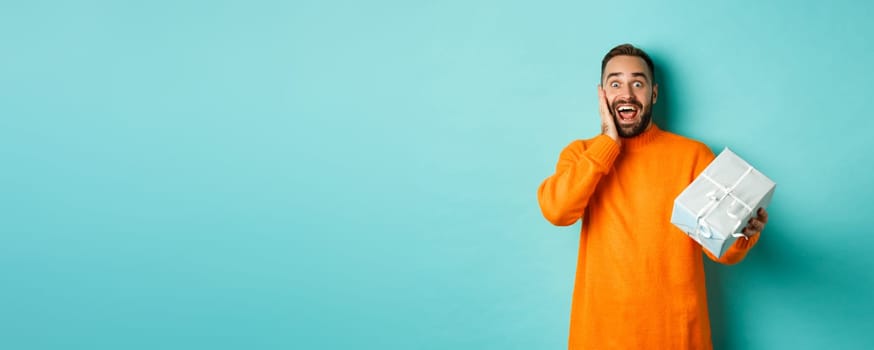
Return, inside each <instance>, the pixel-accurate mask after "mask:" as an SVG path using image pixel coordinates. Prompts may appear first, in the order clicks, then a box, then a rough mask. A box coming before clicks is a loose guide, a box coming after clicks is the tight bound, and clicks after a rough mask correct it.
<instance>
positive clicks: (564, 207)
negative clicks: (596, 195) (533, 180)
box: [537, 135, 620, 226]
mask: <svg viewBox="0 0 874 350" xmlns="http://www.w3.org/2000/svg"><path fill="white" fill-rule="evenodd" d="M619 148H620V147H619V144H618V143H616V141H614V140H613V139H611V138H610V137H609V136H606V135H600V136H598V137H596V138H594V139H592V141H591V142H590V143H589V144H588V147H587V145H586V143H584V142H582V141H575V142H573V143H571V144H570V145H568V146H567V147H565V149H564V150H563V151H562V152H561V155H560V156H559V160H558V164H557V165H556V167H555V173H554V174H552V175H550V176H549V177H548V178H546V180H544V181H543V183H541V184H540V187H539V188H538V190H537V200H538V202H539V203H540V210H541V212H542V213H543V216H544V217H545V218H546V219H547V220H549V222H551V223H552V224H554V225H558V226H568V225H572V224H573V223H575V222H577V220H579V219H580V218H582V216H583V212H584V211H585V209H586V205H587V204H588V202H589V198H590V197H591V195H592V193H593V192H595V188H596V187H597V185H598V181H600V180H601V178H602V177H603V176H604V175H606V174H607V173H608V172H609V171H610V168H611V167H612V166H613V162H614V161H615V160H616V157H617V156H618V155H619Z"/></svg>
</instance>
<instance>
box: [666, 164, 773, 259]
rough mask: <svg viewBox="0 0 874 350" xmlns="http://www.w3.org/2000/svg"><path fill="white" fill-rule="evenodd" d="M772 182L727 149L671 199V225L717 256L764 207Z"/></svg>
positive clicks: (770, 192) (741, 234) (771, 192)
mask: <svg viewBox="0 0 874 350" xmlns="http://www.w3.org/2000/svg"><path fill="white" fill-rule="evenodd" d="M776 186H777V185H776V184H775V183H774V181H771V179H769V178H768V177H767V176H765V175H764V174H762V173H761V172H759V171H758V170H756V169H755V168H753V167H752V166H750V165H749V163H747V162H746V161H744V160H743V159H741V158H740V157H738V155H737V154H734V152H732V151H731V150H729V149H728V148H726V149H724V150H723V151H722V152H721V153H719V156H717V157H716V159H714V160H713V162H711V163H710V165H708V166H707V168H705V169H704V171H703V172H702V173H701V174H700V175H698V177H697V178H695V180H694V181H692V183H691V184H689V186H688V187H686V189H685V190H683V192H682V193H680V195H679V196H678V197H677V199H675V200H674V210H673V213H672V214H671V223H673V224H674V225H676V226H677V227H679V228H680V230H682V231H683V232H685V233H686V234H688V235H689V236H690V237H692V239H694V240H695V241H696V242H698V243H699V244H701V246H702V247H704V248H705V249H707V250H708V251H710V252H711V253H713V255H714V256H716V257H721V256H722V255H723V254H724V253H725V251H726V250H728V248H729V247H731V245H732V244H734V241H735V240H737V239H738V238H740V237H743V239H746V236H745V235H744V234H743V233H742V232H743V229H744V227H746V226H747V223H748V222H749V220H750V218H751V217H754V216H756V213H757V212H758V210H759V208H767V207H768V204H770V203H771V197H772V196H773V195H774V189H775V188H776Z"/></svg>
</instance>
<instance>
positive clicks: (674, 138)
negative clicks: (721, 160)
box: [663, 131, 712, 153]
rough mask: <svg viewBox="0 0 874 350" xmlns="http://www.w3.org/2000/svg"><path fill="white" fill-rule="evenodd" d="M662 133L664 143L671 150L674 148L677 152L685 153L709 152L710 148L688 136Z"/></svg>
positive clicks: (667, 132) (668, 132)
mask: <svg viewBox="0 0 874 350" xmlns="http://www.w3.org/2000/svg"><path fill="white" fill-rule="evenodd" d="M663 133H664V135H663V136H664V137H663V139H664V143H665V144H667V145H670V147H672V148H676V149H679V150H686V151H694V152H710V153H712V151H711V150H710V147H709V146H707V145H706V144H704V142H701V141H699V140H696V139H693V138H691V137H688V136H683V135H680V134H676V133H673V132H670V131H663Z"/></svg>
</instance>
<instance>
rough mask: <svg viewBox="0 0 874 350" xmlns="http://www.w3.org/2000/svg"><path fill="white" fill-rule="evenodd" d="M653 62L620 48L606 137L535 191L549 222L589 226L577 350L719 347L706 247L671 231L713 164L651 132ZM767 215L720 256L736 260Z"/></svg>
mask: <svg viewBox="0 0 874 350" xmlns="http://www.w3.org/2000/svg"><path fill="white" fill-rule="evenodd" d="M654 75H655V69H654V66H653V63H652V60H651V59H650V58H649V56H648V55H647V54H646V53H645V52H644V51H642V50H640V49H638V48H636V47H634V46H632V45H630V44H624V45H619V46H617V47H615V48H613V49H612V50H610V52H608V53H607V55H606V56H604V60H603V61H602V62H601V84H600V85H598V99H599V104H600V114H601V131H602V133H601V135H599V136H597V137H594V138H591V139H588V140H577V141H574V142H572V143H571V144H570V145H568V146H567V147H566V148H565V149H564V150H563V151H562V152H561V156H560V157H559V160H558V165H557V166H556V170H555V173H554V174H553V175H551V176H549V177H548V178H547V179H546V180H544V181H543V183H542V184H541V185H540V187H539V189H538V193H537V195H538V196H537V197H538V200H539V202H540V208H541V210H542V212H543V215H544V217H546V219H547V220H549V221H550V222H551V223H553V224H555V225H561V226H567V225H571V224H573V223H575V222H576V221H577V220H580V219H582V221H583V223H582V232H581V234H580V247H579V258H578V262H577V273H576V284H575V287H574V292H573V303H572V307H571V324H570V337H569V348H570V349H711V348H712V344H711V340H710V321H709V316H708V313H707V293H706V291H705V284H704V263H703V259H702V256H701V253H702V249H701V246H700V245H699V244H698V243H696V242H695V241H693V240H692V239H691V238H689V237H688V236H687V235H686V234H685V233H683V232H682V231H680V230H679V229H677V228H675V227H674V226H673V225H672V224H671V223H670V217H671V211H672V208H673V201H674V198H676V197H677V195H679V194H680V192H682V191H683V189H684V188H686V186H688V185H689V184H690V183H691V182H692V180H694V179H695V177H696V176H698V174H699V173H701V171H703V170H704V168H705V167H706V166H707V165H708V164H709V163H710V162H711V161H712V160H713V159H714V155H713V152H712V151H710V149H709V148H708V147H707V146H706V145H704V144H703V143H701V142H698V141H695V140H692V139H688V138H685V137H682V136H679V135H676V134H673V133H669V132H666V131H663V130H661V129H659V127H658V126H656V125H655V124H654V123H653V122H652V106H653V104H655V103H656V100H657V99H658V86H657V85H656V84H655V83H654ZM767 215H768V214H767V212H765V211H764V210H760V211H759V212H758V217H757V218H753V219H751V220H750V221H749V223H748V225H747V226H746V227H745V228H744V231H743V232H744V234H745V235H747V237H746V238H741V239H738V240H737V241H736V242H735V243H734V245H733V246H731V247H730V248H729V249H728V251H727V252H726V253H725V254H724V255H723V256H722V257H721V258H718V259H717V258H716V257H715V256H713V255H711V254H710V253H709V252H706V251H705V252H706V253H707V256H708V257H710V259H713V260H714V261H717V262H720V263H723V264H734V263H737V262H740V261H741V260H742V259H743V258H744V257H745V256H746V253H747V252H748V251H749V250H750V249H751V248H752V247H753V246H754V245H755V244H756V242H757V241H758V239H759V236H760V232H761V231H762V229H763V228H764V226H765V223H766V222H767V217H768V216H767Z"/></svg>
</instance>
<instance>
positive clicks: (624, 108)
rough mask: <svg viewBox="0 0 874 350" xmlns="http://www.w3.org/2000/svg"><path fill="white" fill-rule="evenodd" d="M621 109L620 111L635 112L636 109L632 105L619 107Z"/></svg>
mask: <svg viewBox="0 0 874 350" xmlns="http://www.w3.org/2000/svg"><path fill="white" fill-rule="evenodd" d="M619 111H620V112H633V111H634V107H631V106H622V107H619Z"/></svg>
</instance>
